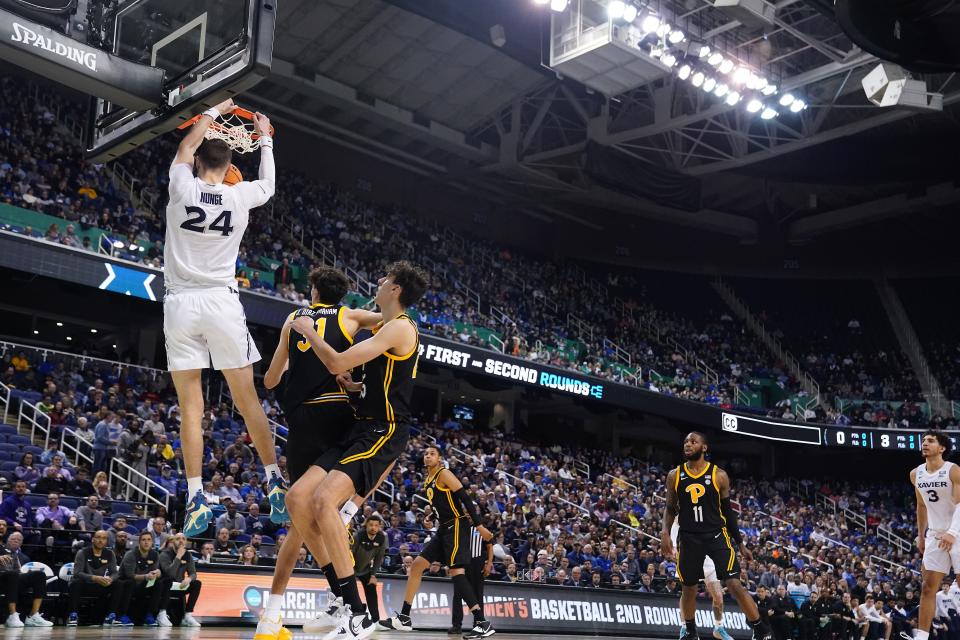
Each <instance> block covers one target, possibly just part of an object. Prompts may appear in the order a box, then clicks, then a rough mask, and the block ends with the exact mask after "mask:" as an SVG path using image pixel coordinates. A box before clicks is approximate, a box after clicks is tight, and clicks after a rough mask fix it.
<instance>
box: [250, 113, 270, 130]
mask: <svg viewBox="0 0 960 640" xmlns="http://www.w3.org/2000/svg"><path fill="white" fill-rule="evenodd" d="M253 124H254V125H256V127H257V134H259V135H261V136H269V135H270V118H268V117H267V116H265V115H263V114H262V113H260V112H259V111H257V112H256V113H255V114H253Z"/></svg>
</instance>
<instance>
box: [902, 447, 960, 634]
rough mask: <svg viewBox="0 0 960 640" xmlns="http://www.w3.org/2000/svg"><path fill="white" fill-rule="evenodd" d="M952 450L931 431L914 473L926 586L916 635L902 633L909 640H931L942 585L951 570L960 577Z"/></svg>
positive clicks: (958, 489)
mask: <svg viewBox="0 0 960 640" xmlns="http://www.w3.org/2000/svg"><path fill="white" fill-rule="evenodd" d="M950 447H951V443H950V438H949V437H947V434H945V433H943V432H942V431H935V430H932V429H931V430H930V431H927V432H926V433H924V434H923V440H921V442H920V453H921V454H922V455H923V458H924V463H923V464H921V465H920V466H919V467H917V468H916V469H914V470H913V471H911V472H910V484H912V485H913V488H914V491H915V492H916V494H917V548H918V549H919V550H920V553H922V554H923V585H922V586H921V588H920V612H919V614H918V616H917V631H916V635H914V636H911V635H910V634H909V633H907V632H900V636H901V637H902V638H905V639H906V640H914V638H916V640H927V638H929V636H930V625H931V623H932V622H933V616H934V613H935V611H936V608H937V591H939V590H940V583H941V582H943V578H944V576H946V575H947V574H948V573H950V569H951V567H952V568H953V570H954V572H956V573H958V574H960V545H958V544H957V538H960V508H958V507H957V505H960V467H958V466H957V465H955V464H953V463H952V462H948V461H946V460H944V458H947V457H948V456H949V455H950Z"/></svg>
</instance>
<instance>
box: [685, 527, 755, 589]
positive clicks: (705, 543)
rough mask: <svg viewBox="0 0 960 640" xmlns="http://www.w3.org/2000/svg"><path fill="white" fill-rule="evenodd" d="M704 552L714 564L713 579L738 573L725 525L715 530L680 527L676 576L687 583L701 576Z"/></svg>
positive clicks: (735, 554) (690, 584) (736, 575)
mask: <svg viewBox="0 0 960 640" xmlns="http://www.w3.org/2000/svg"><path fill="white" fill-rule="evenodd" d="M707 556H710V559H711V560H713V564H714V565H715V566H716V568H717V580H719V581H720V582H723V581H725V580H729V579H730V578H739V577H740V560H739V558H738V557H737V551H736V549H735V548H734V546H733V541H732V540H731V539H730V535H729V534H728V533H727V530H726V528H724V529H721V530H719V531H709V532H704V533H700V532H692V531H686V532H685V531H680V532H679V533H678V534H677V577H678V578H679V579H680V582H681V583H683V584H684V585H686V586H688V587H692V586H694V585H696V584H697V583H698V582H700V580H702V579H703V561H704V560H705V559H706V557H707Z"/></svg>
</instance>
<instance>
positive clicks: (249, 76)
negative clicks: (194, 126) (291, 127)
mask: <svg viewBox="0 0 960 640" xmlns="http://www.w3.org/2000/svg"><path fill="white" fill-rule="evenodd" d="M275 22H276V0H120V1H119V2H117V3H116V4H115V6H114V7H113V8H112V9H111V10H110V11H109V12H107V13H105V14H104V15H103V17H102V20H101V26H102V31H103V35H104V41H105V42H106V44H107V46H108V47H109V48H110V51H111V52H112V53H113V54H114V55H116V56H118V57H120V58H122V59H123V60H126V61H129V62H135V63H138V64H145V65H150V66H153V67H159V68H162V69H163V70H164V72H165V74H166V77H165V81H164V101H163V102H162V103H161V104H158V105H157V106H156V107H155V108H153V109H148V110H144V111H134V110H131V109H127V108H123V107H121V106H118V105H115V104H111V103H110V102H108V101H106V100H103V99H99V98H95V99H94V100H93V109H92V110H91V111H92V114H91V121H90V125H89V127H88V132H89V133H88V135H87V155H88V156H89V157H91V158H93V159H95V160H98V161H106V160H111V159H113V158H116V157H119V156H120V155H122V154H124V153H126V152H127V151H130V150H132V149H134V148H136V147H137V146H139V145H141V144H143V143H144V142H146V141H148V140H150V139H152V138H154V137H156V136H158V135H160V134H162V133H164V132H166V131H170V130H171V129H174V128H176V127H177V125H179V124H181V123H182V122H183V121H185V120H187V119H189V118H190V117H192V116H193V115H195V114H197V113H200V112H201V111H203V110H204V109H206V108H207V107H208V106H212V105H214V104H217V103H218V102H221V101H222V100H225V99H227V98H230V97H233V96H234V95H236V94H238V93H241V92H243V91H245V90H247V89H249V88H250V87H252V86H253V85H255V84H256V83H257V82H259V81H260V80H262V79H263V78H264V77H266V75H267V74H268V73H269V71H270V65H271V63H272V60H273V32H274V25H275Z"/></svg>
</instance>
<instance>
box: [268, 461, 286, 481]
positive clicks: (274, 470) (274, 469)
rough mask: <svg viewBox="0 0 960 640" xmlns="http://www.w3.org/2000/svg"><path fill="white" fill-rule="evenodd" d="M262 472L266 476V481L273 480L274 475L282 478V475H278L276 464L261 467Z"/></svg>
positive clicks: (278, 468) (278, 469)
mask: <svg viewBox="0 0 960 640" xmlns="http://www.w3.org/2000/svg"><path fill="white" fill-rule="evenodd" d="M263 472H264V473H265V474H266V476H267V480H268V481H269V480H271V479H272V478H273V476H274V474H276V476H277V477H278V478H283V474H282V473H280V467H278V466H277V465H276V463H274V464H265V465H263Z"/></svg>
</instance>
